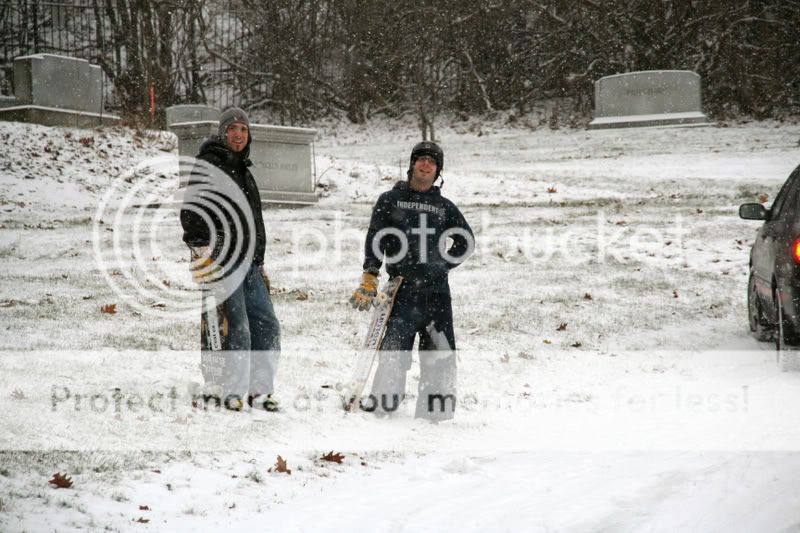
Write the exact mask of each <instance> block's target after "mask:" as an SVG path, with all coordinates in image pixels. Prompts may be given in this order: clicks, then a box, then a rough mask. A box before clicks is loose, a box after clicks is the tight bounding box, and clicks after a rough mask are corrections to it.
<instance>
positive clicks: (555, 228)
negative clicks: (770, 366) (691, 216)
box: [288, 210, 692, 276]
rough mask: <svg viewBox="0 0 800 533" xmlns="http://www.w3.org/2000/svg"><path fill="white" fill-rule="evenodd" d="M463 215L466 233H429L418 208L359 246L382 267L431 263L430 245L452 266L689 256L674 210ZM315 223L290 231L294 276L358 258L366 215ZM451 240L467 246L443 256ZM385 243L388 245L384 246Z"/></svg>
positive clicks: (672, 260) (682, 262) (677, 261)
mask: <svg viewBox="0 0 800 533" xmlns="http://www.w3.org/2000/svg"><path fill="white" fill-rule="evenodd" d="M533 216H534V213H531V218H532V219H533ZM469 219H470V222H471V223H472V225H473V230H474V233H475V236H474V238H473V237H472V236H471V235H470V234H469V232H467V231H466V230H464V229H462V228H458V227H454V228H449V229H447V230H445V231H443V232H442V233H441V234H440V235H439V234H436V230H435V226H434V220H433V217H432V216H427V215H426V214H424V213H422V214H420V215H419V223H418V225H417V226H416V227H411V228H407V229H400V228H399V227H393V226H390V227H386V228H382V229H380V230H378V231H376V232H375V234H374V235H372V238H371V240H370V241H368V242H367V243H366V245H367V246H368V247H369V250H370V251H371V252H372V253H373V254H374V255H375V256H377V257H381V258H382V259H383V262H384V263H385V264H387V265H391V264H396V263H398V262H402V261H403V259H404V258H406V257H407V256H408V255H413V256H414V261H413V262H414V263H425V262H431V261H430V258H431V257H432V256H435V255H437V254H429V252H430V251H433V250H438V257H436V259H437V260H438V259H440V258H441V259H443V260H444V261H447V262H448V263H450V264H458V263H459V262H461V261H464V260H465V259H467V258H469V257H470V256H474V257H473V258H472V259H470V261H469V262H477V263H479V264H481V265H485V267H486V268H491V267H492V265H496V264H502V263H506V262H514V263H519V264H526V265H534V266H536V265H544V264H548V263H550V262H557V263H559V264H567V265H572V266H578V265H588V264H600V265H603V264H631V263H644V264H649V265H650V266H653V267H656V268H660V269H662V268H671V267H672V268H675V267H679V268H683V267H685V266H689V263H690V261H691V259H692V254H690V253H688V252H687V250H689V249H690V248H691V247H690V242H689V241H688V240H687V239H688V237H689V234H690V229H689V228H687V227H686V226H685V224H684V220H683V218H682V217H681V216H680V215H677V216H674V217H672V218H670V219H660V220H656V221H654V222H653V223H627V222H621V221H613V220H611V219H610V218H609V215H607V214H606V213H605V212H604V211H602V210H601V211H597V212H595V213H593V214H592V215H591V216H588V217H584V218H582V219H580V220H579V221H576V222H574V223H565V224H560V223H558V221H548V220H541V221H540V222H536V223H533V222H529V223H524V222H523V223H516V221H515V222H514V223H512V224H509V221H508V219H507V218H505V217H504V216H503V215H500V216H498V215H496V214H495V213H493V212H491V211H483V212H479V213H470V216H469ZM318 222H319V223H318V224H314V223H313V221H312V222H310V223H307V224H303V225H297V226H295V227H294V228H293V231H292V235H291V242H292V248H291V249H292V254H291V256H290V259H289V260H288V263H289V264H290V265H291V266H293V267H294V271H295V273H296V274H297V275H303V276H304V275H307V272H308V269H309V268H320V269H323V270H328V271H337V272H338V271H341V270H343V269H347V268H352V265H354V264H359V263H360V262H361V261H363V259H364V255H363V254H364V243H365V237H366V236H367V234H368V227H367V225H368V222H367V221H366V220H364V219H360V220H355V219H353V218H351V217H350V216H348V214H347V213H345V212H343V211H333V212H326V213H320V220H319V221H318ZM406 231H407V233H406ZM459 237H460V238H461V241H462V242H466V243H467V246H466V253H463V254H451V253H450V250H451V248H450V247H451V246H452V244H453V243H454V242H455V241H456V240H457V239H458V238H459ZM387 241H392V243H393V245H392V246H388V247H384V246H383V244H384V243H386V242H387ZM473 252H474V254H473ZM426 260H427V261H426Z"/></svg>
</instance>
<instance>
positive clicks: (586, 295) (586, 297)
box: [583, 292, 594, 300]
mask: <svg viewBox="0 0 800 533" xmlns="http://www.w3.org/2000/svg"><path fill="white" fill-rule="evenodd" d="M583 299H584V300H594V298H592V295H591V294H589V293H588V292H587V293H585V294H584V295H583Z"/></svg>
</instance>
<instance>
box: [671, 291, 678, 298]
mask: <svg viewBox="0 0 800 533" xmlns="http://www.w3.org/2000/svg"><path fill="white" fill-rule="evenodd" d="M672 297H673V298H677V297H678V289H672Z"/></svg>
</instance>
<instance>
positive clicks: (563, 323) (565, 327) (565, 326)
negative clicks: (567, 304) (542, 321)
mask: <svg viewBox="0 0 800 533" xmlns="http://www.w3.org/2000/svg"><path fill="white" fill-rule="evenodd" d="M566 329H567V323H566V322H562V323H561V324H559V325H558V327H557V328H556V331H564V330H566Z"/></svg>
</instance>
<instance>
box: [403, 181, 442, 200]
mask: <svg viewBox="0 0 800 533" xmlns="http://www.w3.org/2000/svg"><path fill="white" fill-rule="evenodd" d="M392 188H393V189H394V190H395V191H405V192H410V193H417V194H432V195H434V196H441V195H442V193H441V190H440V189H439V187H437V186H436V185H431V188H430V189H428V190H427V191H425V192H420V191H415V190H414V189H412V188H411V185H410V184H409V183H408V181H398V182H397V183H395V184H394V187H392Z"/></svg>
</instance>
